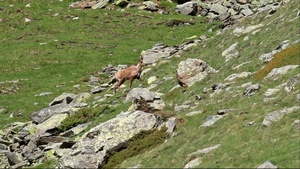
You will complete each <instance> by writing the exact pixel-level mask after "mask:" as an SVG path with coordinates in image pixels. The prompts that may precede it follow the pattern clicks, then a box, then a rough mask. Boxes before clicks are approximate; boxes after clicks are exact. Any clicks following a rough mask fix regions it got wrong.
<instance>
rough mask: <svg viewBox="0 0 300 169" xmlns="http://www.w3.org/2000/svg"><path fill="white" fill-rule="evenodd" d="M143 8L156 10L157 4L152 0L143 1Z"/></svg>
mask: <svg viewBox="0 0 300 169" xmlns="http://www.w3.org/2000/svg"><path fill="white" fill-rule="evenodd" d="M143 5H144V6H143V9H144V10H147V11H157V10H158V8H157V4H156V3H154V2H152V1H146V2H143Z"/></svg>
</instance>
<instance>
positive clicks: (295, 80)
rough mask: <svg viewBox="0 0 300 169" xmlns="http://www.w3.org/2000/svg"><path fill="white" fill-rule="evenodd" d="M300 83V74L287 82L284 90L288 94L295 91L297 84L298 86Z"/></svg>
mask: <svg viewBox="0 0 300 169" xmlns="http://www.w3.org/2000/svg"><path fill="white" fill-rule="evenodd" d="M299 82H300V74H298V75H297V76H295V77H293V78H291V79H290V80H289V81H288V82H287V84H286V86H285V88H284V90H285V91H287V92H291V91H293V90H294V89H295V86H296V84H298V83H299Z"/></svg>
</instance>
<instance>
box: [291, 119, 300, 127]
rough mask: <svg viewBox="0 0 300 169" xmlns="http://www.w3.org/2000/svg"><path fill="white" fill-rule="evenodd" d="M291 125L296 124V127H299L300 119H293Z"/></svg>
mask: <svg viewBox="0 0 300 169" xmlns="http://www.w3.org/2000/svg"><path fill="white" fill-rule="evenodd" d="M292 125H293V126H296V127H297V128H298V129H300V120H295V121H294V122H293V123H292Z"/></svg>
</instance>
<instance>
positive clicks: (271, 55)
mask: <svg viewBox="0 0 300 169" xmlns="http://www.w3.org/2000/svg"><path fill="white" fill-rule="evenodd" d="M277 52H279V51H278V50H273V51H272V52H270V53H265V54H262V55H260V56H259V59H260V60H262V61H264V62H265V63H266V62H270V61H271V60H272V59H273V58H274V54H275V53H277Z"/></svg>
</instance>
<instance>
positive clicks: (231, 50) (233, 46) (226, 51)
mask: <svg viewBox="0 0 300 169" xmlns="http://www.w3.org/2000/svg"><path fill="white" fill-rule="evenodd" d="M237 44H238V42H236V43H234V44H232V45H231V46H229V48H227V49H225V50H224V51H223V52H222V56H226V55H228V54H229V53H231V52H233V51H234V50H235V48H236V46H237Z"/></svg>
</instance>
